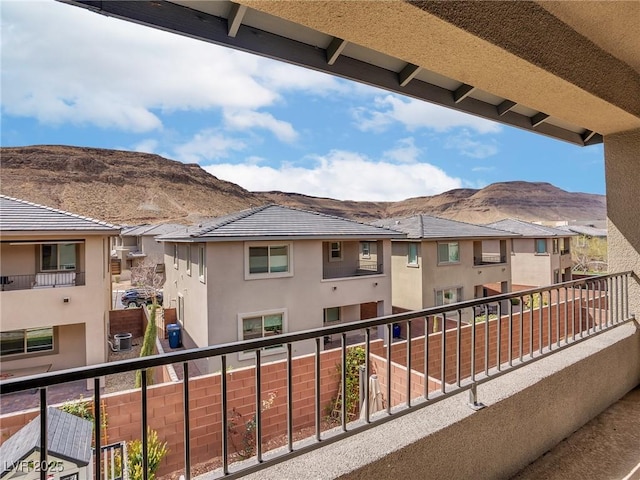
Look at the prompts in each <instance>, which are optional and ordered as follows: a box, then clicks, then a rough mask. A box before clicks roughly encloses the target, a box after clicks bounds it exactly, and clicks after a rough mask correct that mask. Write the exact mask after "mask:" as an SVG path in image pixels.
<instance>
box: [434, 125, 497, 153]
mask: <svg viewBox="0 0 640 480" xmlns="http://www.w3.org/2000/svg"><path fill="white" fill-rule="evenodd" d="M444 146H445V148H449V149H454V150H458V152H460V154H461V155H464V156H466V157H471V158H487V157H490V156H492V155H495V154H496V153H498V144H497V142H496V141H495V139H488V140H478V139H477V137H475V136H474V135H472V134H471V132H469V130H467V129H464V130H462V131H461V132H460V133H459V134H457V135H452V136H449V137H448V138H447V139H446V141H445V143H444Z"/></svg>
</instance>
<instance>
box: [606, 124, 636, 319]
mask: <svg viewBox="0 0 640 480" xmlns="http://www.w3.org/2000/svg"><path fill="white" fill-rule="evenodd" d="M604 153H605V166H606V180H607V215H608V217H609V219H608V248H609V271H611V272H623V271H627V270H631V271H633V272H634V275H633V278H632V280H631V281H630V282H629V309H630V312H631V313H635V314H636V315H639V314H640V286H639V285H638V274H639V272H640V215H639V214H638V208H637V205H638V200H637V199H638V186H639V185H640V130H633V131H630V132H626V133H621V134H617V135H611V136H608V137H605V142H604Z"/></svg>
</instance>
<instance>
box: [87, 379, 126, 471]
mask: <svg viewBox="0 0 640 480" xmlns="http://www.w3.org/2000/svg"><path fill="white" fill-rule="evenodd" d="M101 416H102V412H101V409H100V377H97V378H94V379H93V429H94V432H95V451H96V479H99V478H100V471H101V470H102V465H101V462H102V456H101V453H102V452H101V451H100V448H101V445H102V439H101V438H100V433H101V432H100V423H101V422H100V417H101ZM122 468H124V465H123V466H122Z"/></svg>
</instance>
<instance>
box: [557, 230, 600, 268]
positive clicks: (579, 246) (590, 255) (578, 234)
mask: <svg viewBox="0 0 640 480" xmlns="http://www.w3.org/2000/svg"><path fill="white" fill-rule="evenodd" d="M557 228H558V230H563V231H565V232H570V233H572V234H574V236H573V237H572V238H571V258H572V263H573V272H574V273H575V272H581V273H593V272H606V271H608V269H609V268H608V261H607V229H606V228H599V227H597V226H596V225H594V224H590V225H563V226H560V227H557Z"/></svg>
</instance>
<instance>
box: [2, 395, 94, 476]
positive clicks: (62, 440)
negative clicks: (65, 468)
mask: <svg viewBox="0 0 640 480" xmlns="http://www.w3.org/2000/svg"><path fill="white" fill-rule="evenodd" d="M92 437H93V424H92V423H91V422H90V421H88V420H84V419H82V418H80V417H76V416H75V415H72V414H70V413H67V412H63V411H62V410H58V409H57V408H54V407H48V408H47V447H48V451H49V455H53V456H56V457H58V458H61V459H63V460H68V461H71V462H74V463H75V464H77V465H80V466H85V465H88V464H89V461H90V460H91V439H92ZM36 450H37V451H39V450H40V415H38V416H37V417H36V418H34V419H33V420H31V421H30V422H29V423H27V424H26V425H25V426H24V427H22V428H21V429H20V430H18V431H17V432H16V433H15V434H14V435H13V436H11V437H10V438H9V439H8V440H6V441H5V442H4V443H3V444H2V445H0V458H2V467H1V468H0V475H3V474H5V473H7V472H9V471H11V470H12V469H11V465H15V464H16V463H17V462H19V461H20V460H23V459H24V458H25V457H27V456H28V455H29V454H31V453H32V452H34V451H36Z"/></svg>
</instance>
